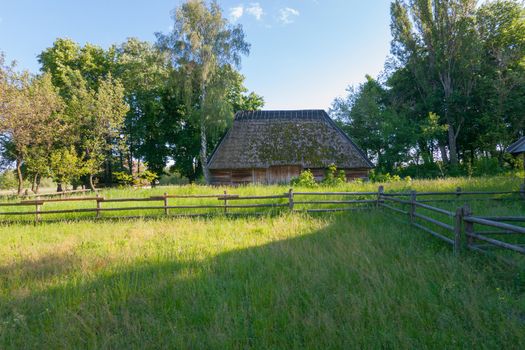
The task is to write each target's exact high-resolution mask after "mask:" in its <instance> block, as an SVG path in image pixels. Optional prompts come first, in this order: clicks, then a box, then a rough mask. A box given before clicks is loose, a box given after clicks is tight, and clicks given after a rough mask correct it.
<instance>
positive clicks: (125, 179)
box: [113, 171, 133, 186]
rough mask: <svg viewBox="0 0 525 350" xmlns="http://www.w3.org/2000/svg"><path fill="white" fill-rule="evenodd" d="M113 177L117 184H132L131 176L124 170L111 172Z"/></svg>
mask: <svg viewBox="0 0 525 350" xmlns="http://www.w3.org/2000/svg"><path fill="white" fill-rule="evenodd" d="M113 178H114V179H115V182H116V183H117V184H118V185H119V186H131V185H133V176H131V175H130V174H128V173H127V172H125V171H115V172H113Z"/></svg>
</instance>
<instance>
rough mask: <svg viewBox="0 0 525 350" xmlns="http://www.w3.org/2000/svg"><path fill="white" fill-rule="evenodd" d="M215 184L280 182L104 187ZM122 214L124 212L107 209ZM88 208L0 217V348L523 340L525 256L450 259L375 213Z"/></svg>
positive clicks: (489, 209)
mask: <svg viewBox="0 0 525 350" xmlns="http://www.w3.org/2000/svg"><path fill="white" fill-rule="evenodd" d="M520 183H521V182H520V180H519V179H513V178H503V177H501V178H488V179H484V180H481V179H466V178H465V179H450V180H434V181H412V182H410V183H408V182H398V183H389V184H385V185H384V186H385V190H386V191H387V192H389V191H408V190H412V189H415V190H417V191H449V190H455V189H456V187H458V186H460V187H462V189H463V190H465V191H467V190H517V189H519V186H520ZM377 186H378V184H369V183H365V184H359V183H351V184H347V185H344V186H341V187H340V188H329V189H327V188H319V189H311V188H310V189H300V188H298V189H294V191H296V192H299V191H316V190H323V191H325V190H328V191H343V190H344V191H377ZM224 190H226V191H227V193H232V194H240V195H249V194H258V195H263V194H276V193H284V192H286V191H287V190H288V187H285V186H269V187H260V186H247V187H239V188H209V187H203V186H183V187H165V188H155V189H150V190H138V189H137V190H130V189H120V190H119V189H113V190H108V191H102V192H101V193H100V195H102V196H104V197H107V198H122V197H148V196H152V195H153V196H154V195H161V194H163V193H164V192H168V193H169V194H179V195H182V194H212V193H213V194H216V193H223V191H224ZM192 201H193V200H192ZM201 201H204V202H207V203H208V202H209V203H211V202H212V201H216V202H218V201H217V200H216V199H206V200H201ZM284 201H286V200H284ZM173 202H174V203H177V204H178V203H179V202H178V200H177V199H175V200H173ZM104 204H106V203H104ZM107 204H108V205H109V204H110V203H107ZM111 204H112V205H120V203H111ZM463 204H464V203H449V204H443V205H449V206H451V207H454V206H455V205H463ZM78 205H79V204H78V203H72V202H68V203H61V204H55V203H53V204H49V208H51V206H53V208H58V207H59V206H60V208H71V207H77V206H78ZM82 205H86V206H89V205H91V206H93V203H82ZM472 205H473V207H474V210H475V211H476V212H479V213H483V214H487V215H491V214H492V215H500V214H501V215H503V213H507V214H508V215H523V213H525V204H524V202H523V201H519V200H517V201H510V200H508V201H507V200H501V201H490V202H489V201H484V202H483V201H480V202H477V203H475V204H474V203H473V204H472ZM47 206H48V204H45V205H44V209H49V208H48V207H47ZM2 210H3V209H2ZM152 213H153V212H152ZM123 214H129V213H126V212H124V213H119V214H116V215H123ZM134 214H135V215H136V214H137V213H134ZM68 215H73V214H68ZM106 215H110V214H107V213H104V214H103V216H106ZM111 215H113V214H111ZM85 216H86V217H84V218H83V220H72V219H73V216H70V217H59V218H56V219H60V220H61V221H52V220H50V221H48V222H46V218H44V221H43V222H42V223H40V224H38V225H33V224H32V223H31V222H30V221H31V219H28V221H29V222H23V221H21V222H8V223H6V222H4V223H3V224H2V226H0V349H22V348H24V349H27V348H28V349H42V348H45V349H72V348H97V349H100V348H102V349H104V348H107V349H115V348H125V349H148V348H151V349H159V348H192V349H194V348H216V349H222V348H257V349H266V348H272V349H289V348H298V349H305V348H407V349H408V348H410V349H413V348H523V347H525V272H524V271H525V270H524V268H523V266H519V265H518V266H510V265H505V264H501V263H499V262H497V261H496V260H495V259H491V258H489V257H485V256H483V255H479V254H477V253H474V252H466V253H464V254H462V255H461V256H460V257H455V256H454V255H453V252H452V249H451V247H449V246H447V245H445V244H444V243H442V242H441V241H439V240H437V239H435V238H433V237H432V236H430V235H428V234H426V233H425V232H422V231H420V230H417V229H414V228H411V227H410V226H409V225H407V224H406V221H407V220H406V218H403V217H401V216H400V215H397V214H389V213H388V212H386V209H385V210H376V209H373V210H369V211H360V212H345V213H337V214H329V213H328V214H317V215H307V214H304V213H290V212H289V211H287V210H286V208H284V209H279V210H272V211H270V212H269V213H268V214H267V215H262V216H236V217H227V216H224V215H221V213H220V212H219V213H217V215H213V216H209V217H202V218H184V217H163V216H162V214H161V213H159V215H157V216H153V217H150V218H133V219H125V218H114V219H113V220H94V219H93V218H92V217H90V216H93V215H92V214H89V215H87V214H86V215H85Z"/></svg>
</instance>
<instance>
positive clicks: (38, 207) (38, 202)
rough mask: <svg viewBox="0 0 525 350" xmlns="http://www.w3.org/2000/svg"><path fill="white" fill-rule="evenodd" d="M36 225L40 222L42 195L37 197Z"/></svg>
mask: <svg viewBox="0 0 525 350" xmlns="http://www.w3.org/2000/svg"><path fill="white" fill-rule="evenodd" d="M42 204H43V202H42ZM35 207H36V208H35V209H36V210H35V225H36V224H38V223H39V222H40V196H38V197H36V201H35Z"/></svg>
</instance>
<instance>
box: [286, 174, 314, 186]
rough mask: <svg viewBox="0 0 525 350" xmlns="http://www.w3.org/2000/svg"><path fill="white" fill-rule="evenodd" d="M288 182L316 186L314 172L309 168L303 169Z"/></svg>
mask: <svg viewBox="0 0 525 350" xmlns="http://www.w3.org/2000/svg"><path fill="white" fill-rule="evenodd" d="M290 184H291V185H293V186H302V187H316V186H317V182H316V181H315V177H314V174H313V173H312V172H311V171H310V170H304V171H302V172H301V174H299V177H296V178H293V179H292V181H290Z"/></svg>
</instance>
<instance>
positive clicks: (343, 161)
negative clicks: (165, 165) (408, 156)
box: [208, 110, 373, 170]
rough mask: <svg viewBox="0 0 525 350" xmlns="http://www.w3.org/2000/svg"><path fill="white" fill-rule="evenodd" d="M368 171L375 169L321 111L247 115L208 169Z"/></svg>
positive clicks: (236, 121)
mask: <svg viewBox="0 0 525 350" xmlns="http://www.w3.org/2000/svg"><path fill="white" fill-rule="evenodd" d="M332 163H334V164H335V165H336V166H337V167H338V168H346V169H352V168H372V167H373V164H372V163H371V162H370V160H368V158H367V157H366V155H365V154H364V153H363V151H361V150H360V149H359V147H357V145H356V144H355V143H353V142H352V140H351V139H350V138H349V137H348V136H347V135H346V134H345V133H344V132H343V131H342V130H341V129H339V128H338V127H337V125H336V124H335V123H334V122H333V121H332V119H330V117H329V116H328V114H327V113H326V112H325V111H323V110H299V111H251V112H248V111H245V112H238V113H237V114H236V115H235V118H234V121H233V125H232V127H231V128H230V130H229V131H228V132H227V133H226V135H225V136H224V137H223V139H222V140H221V142H220V143H219V145H218V146H217V148H216V149H215V151H214V152H213V154H212V155H211V157H210V159H209V162H208V167H209V169H212V170H213V169H249V168H268V167H269V166H272V165H301V166H302V167H303V168H324V167H326V166H328V165H330V164H332Z"/></svg>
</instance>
